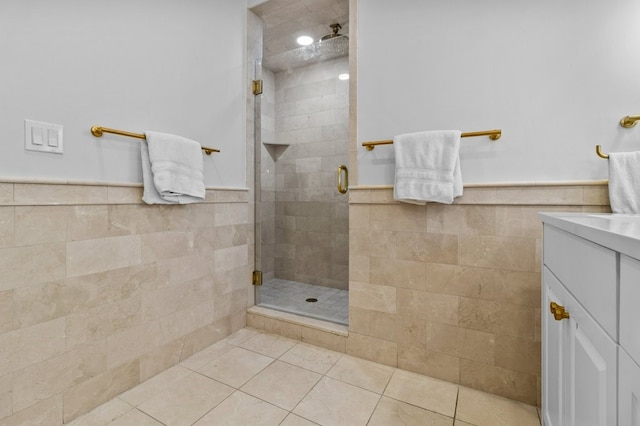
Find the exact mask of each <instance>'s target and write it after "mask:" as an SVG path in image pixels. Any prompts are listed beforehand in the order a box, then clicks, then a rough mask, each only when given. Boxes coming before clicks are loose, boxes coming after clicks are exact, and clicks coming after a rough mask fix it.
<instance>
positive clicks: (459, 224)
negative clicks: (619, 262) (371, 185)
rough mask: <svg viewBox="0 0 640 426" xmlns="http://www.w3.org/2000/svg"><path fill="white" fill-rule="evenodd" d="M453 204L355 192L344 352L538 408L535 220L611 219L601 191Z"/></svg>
mask: <svg viewBox="0 0 640 426" xmlns="http://www.w3.org/2000/svg"><path fill="white" fill-rule="evenodd" d="M456 202H457V204H453V205H441V204H427V205H426V206H414V205H408V204H401V203H395V202H394V201H393V196H392V190H391V189H379V190H357V188H356V189H352V190H351V207H350V261H351V265H350V268H349V270H350V273H349V276H350V288H349V290H350V293H349V294H350V296H349V336H348V338H347V340H346V352H347V353H349V354H352V355H356V356H360V357H363V358H367V359H372V360H375V361H378V362H382V363H385V364H389V365H392V366H397V367H399V368H402V369H405V370H410V371H415V372H418V373H422V374H426V375H429V376H432V377H437V378H440V379H444V380H448V381H451V382H454V383H459V384H462V385H464V386H468V387H472V388H476V389H480V390H483V391H486V392H490V393H493V394H497V395H501V396H504V397H507V398H511V399H515V400H518V401H522V402H526V403H528V404H538V405H539V404H540V399H539V398H540V365H541V361H540V315H541V311H540V298H541V284H540V281H541V278H540V262H541V260H540V259H541V257H540V251H541V239H542V226H541V224H540V220H539V219H538V217H537V212H539V211H577V212H580V211H589V212H602V211H609V208H608V195H607V190H606V186H555V187H554V186H551V187H540V186H539V187H536V186H531V187H492V188H468V189H467V188H465V195H464V197H462V198H461V199H458V200H457V201H456Z"/></svg>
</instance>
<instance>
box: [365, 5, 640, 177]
mask: <svg viewBox="0 0 640 426" xmlns="http://www.w3.org/2000/svg"><path fill="white" fill-rule="evenodd" d="M639 23H640V2H638V1H637V0H611V1H599V0H587V1H584V0H563V1H556V0H538V1H526V2H525V1H503V0H484V1H478V0H450V1H439V0H438V1H436V0H396V1H388V0H365V1H360V2H358V145H360V144H361V142H363V141H370V140H379V139H390V138H392V137H393V135H395V134H399V133H405V132H412V131H420V130H428V129H449V128H451V129H459V130H462V131H475V130H485V129H491V128H502V130H503V136H502V139H500V141H498V142H492V141H490V140H489V139H488V138H467V139H463V142H462V148H461V154H460V155H461V162H462V172H463V179H464V181H465V182H466V183H470V182H475V183H486V182H532V181H564V180H590V179H606V178H607V162H606V161H605V160H602V159H600V158H599V157H597V156H596V155H595V153H594V146H595V145H596V144H600V145H602V146H603V150H604V151H605V152H611V151H635V150H640V126H637V128H634V129H623V128H622V127H620V126H619V125H618V122H619V120H620V119H621V118H622V117H623V116H625V115H634V114H640V51H639V50H638V46H640V25H639ZM393 162H394V156H393V148H392V147H391V146H383V147H378V148H376V149H375V150H374V151H372V152H368V151H365V150H364V149H363V148H362V147H361V146H359V148H358V168H359V174H360V176H359V180H358V182H359V184H362V185H365V184H391V183H393V177H392V176H393V170H394V164H393Z"/></svg>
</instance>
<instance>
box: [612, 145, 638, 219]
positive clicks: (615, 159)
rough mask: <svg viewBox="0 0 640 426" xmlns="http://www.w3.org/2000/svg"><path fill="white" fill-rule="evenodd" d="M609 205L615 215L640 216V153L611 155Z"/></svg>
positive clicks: (615, 153)
mask: <svg viewBox="0 0 640 426" xmlns="http://www.w3.org/2000/svg"><path fill="white" fill-rule="evenodd" d="M609 203H610V204H611V211H612V212H614V213H627V214H640V151H637V152H612V153H610V154H609Z"/></svg>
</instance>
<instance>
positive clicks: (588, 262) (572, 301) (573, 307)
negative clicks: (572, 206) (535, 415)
mask: <svg viewBox="0 0 640 426" xmlns="http://www.w3.org/2000/svg"><path fill="white" fill-rule="evenodd" d="M541 218H542V221H543V222H544V239H543V262H542V263H543V265H542V281H543V299H542V303H543V306H542V340H543V342H542V352H543V353H542V363H543V365H542V413H543V419H542V421H543V425H545V426H590V425H594V426H615V425H619V426H640V366H639V363H638V361H639V360H640V260H637V259H638V258H640V217H638V218H637V223H636V222H635V221H634V222H631V223H632V224H633V225H634V226H627V227H625V226H624V223H622V224H621V223H619V222H618V221H617V220H618V217H616V216H612V215H611V216H607V215H593V216H591V215H585V214H560V213H549V214H541ZM614 220H615V222H612V221H614ZM614 225H615V226H614ZM635 225H637V226H635ZM628 230H630V232H626V231H628Z"/></svg>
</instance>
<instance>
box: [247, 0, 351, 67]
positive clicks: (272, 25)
mask: <svg viewBox="0 0 640 426" xmlns="http://www.w3.org/2000/svg"><path fill="white" fill-rule="evenodd" d="M250 10H251V11H252V12H253V13H255V14H256V15H258V16H259V17H260V18H261V19H262V21H263V23H264V41H263V43H264V45H263V58H262V64H263V66H264V67H266V68H268V69H270V70H272V71H274V72H278V71H283V70H286V69H290V68H296V67H299V66H303V65H307V64H309V63H312V62H318V61H320V60H326V59H330V58H332V57H336V56H344V55H343V54H342V53H340V54H336V53H333V54H331V53H326V52H324V53H322V54H319V53H318V50H317V44H316V43H314V45H311V46H308V47H300V46H299V45H298V44H297V43H296V38H298V37H299V36H301V35H308V36H311V37H313V39H314V40H316V41H318V40H319V39H320V37H322V36H323V35H325V34H330V33H331V32H332V30H331V28H330V27H329V26H330V25H331V24H334V23H336V22H337V23H339V24H340V25H342V29H341V30H340V34H344V35H348V34H349V0H269V1H267V2H265V3H262V4H259V5H257V6H254V7H252V8H251V9H250Z"/></svg>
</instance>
